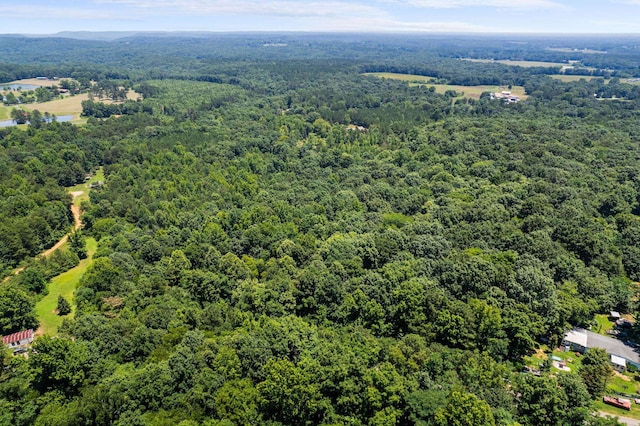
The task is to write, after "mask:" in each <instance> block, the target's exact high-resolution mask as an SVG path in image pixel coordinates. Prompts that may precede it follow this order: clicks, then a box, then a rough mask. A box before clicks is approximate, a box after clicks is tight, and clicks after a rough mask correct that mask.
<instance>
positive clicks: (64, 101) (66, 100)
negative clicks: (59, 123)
mask: <svg viewBox="0 0 640 426" xmlns="http://www.w3.org/2000/svg"><path fill="white" fill-rule="evenodd" d="M127 98H128V99H131V100H135V99H137V98H138V94H137V93H135V92H134V91H131V90H130V91H129V93H127ZM88 99H89V95H88V94H87V93H82V94H80V95H75V96H65V97H63V98H61V99H54V100H53V101H48V102H40V103H38V102H36V103H33V104H25V105H23V107H24V109H26V110H29V111H33V110H35V109H37V110H38V111H40V112H41V113H43V114H44V113H45V112H48V113H49V114H55V115H72V116H73V120H71V122H72V123H78V122H84V121H86V120H84V119H82V118H81V117H80V114H82V101H86V100H88ZM95 101H96V102H103V103H105V104H112V103H114V102H113V101H112V100H109V99H105V100H100V99H97V98H96V99H95Z"/></svg>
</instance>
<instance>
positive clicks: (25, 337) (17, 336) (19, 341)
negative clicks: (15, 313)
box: [2, 328, 33, 348]
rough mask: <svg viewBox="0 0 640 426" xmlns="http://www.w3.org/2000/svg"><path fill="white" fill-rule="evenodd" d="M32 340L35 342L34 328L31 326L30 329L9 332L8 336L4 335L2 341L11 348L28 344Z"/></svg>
mask: <svg viewBox="0 0 640 426" xmlns="http://www.w3.org/2000/svg"><path fill="white" fill-rule="evenodd" d="M31 342H33V329H31V328H30V329H29V330H24V331H19V332H17V333H13V334H9V335H8V336H2V343H3V344H5V345H7V346H9V347H10V348H15V347H18V346H24V345H28V344H29V343H31Z"/></svg>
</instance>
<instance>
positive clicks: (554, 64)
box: [462, 58, 568, 68]
mask: <svg viewBox="0 0 640 426" xmlns="http://www.w3.org/2000/svg"><path fill="white" fill-rule="evenodd" d="M462 60H463V61H470V62H483V63H487V64H492V63H496V64H503V65H513V66H517V67H524V68H531V67H565V66H567V65H568V64H563V63H561V62H540V61H512V60H510V59H500V60H495V59H471V58H462Z"/></svg>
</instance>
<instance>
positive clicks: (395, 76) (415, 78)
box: [364, 72, 437, 83]
mask: <svg viewBox="0 0 640 426" xmlns="http://www.w3.org/2000/svg"><path fill="white" fill-rule="evenodd" d="M364 75H371V76H374V77H379V78H389V79H391V80H400V81H407V82H410V83H428V82H429V81H431V80H432V79H434V78H435V79H437V77H431V76H428V75H415V74H399V73H395V72H367V73H364Z"/></svg>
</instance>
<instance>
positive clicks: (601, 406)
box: [593, 399, 640, 420]
mask: <svg viewBox="0 0 640 426" xmlns="http://www.w3.org/2000/svg"><path fill="white" fill-rule="evenodd" d="M593 408H594V409H596V410H598V411H602V412H604V413H606V414H609V415H611V416H614V417H617V416H620V417H629V418H631V419H636V420H640V408H639V407H638V405H637V404H635V403H634V402H633V401H632V402H631V411H627V410H623V409H622V408H616V407H613V406H611V405H607V404H605V403H604V402H602V399H600V400H599V401H595V402H594V403H593Z"/></svg>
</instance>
